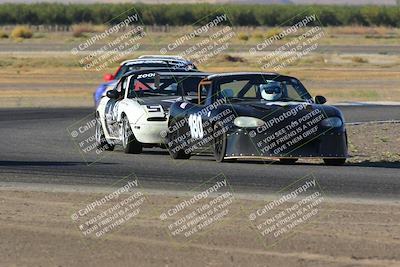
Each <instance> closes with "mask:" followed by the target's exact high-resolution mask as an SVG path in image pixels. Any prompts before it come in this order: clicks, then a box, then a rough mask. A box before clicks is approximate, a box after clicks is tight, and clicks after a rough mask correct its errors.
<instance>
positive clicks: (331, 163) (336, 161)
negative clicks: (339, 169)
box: [324, 158, 346, 166]
mask: <svg viewBox="0 0 400 267" xmlns="http://www.w3.org/2000/svg"><path fill="white" fill-rule="evenodd" d="M324 162H325V164H326V165H329V166H341V165H343V164H344V163H345V162H346V158H336V159H324Z"/></svg>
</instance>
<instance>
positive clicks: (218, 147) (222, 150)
mask: <svg viewBox="0 0 400 267" xmlns="http://www.w3.org/2000/svg"><path fill="white" fill-rule="evenodd" d="M222 127H223V126H222V125H221V124H220V123H216V124H215V125H214V143H213V145H214V158H215V160H216V161H217V162H234V161H236V159H225V154H226V146H227V143H228V142H227V135H226V132H225V131H224V129H223V128H222Z"/></svg>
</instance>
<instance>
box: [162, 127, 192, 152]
mask: <svg viewBox="0 0 400 267" xmlns="http://www.w3.org/2000/svg"><path fill="white" fill-rule="evenodd" d="M178 138H179V131H178V130H176V131H173V132H172V133H169V134H168V138H167V141H169V142H172V143H173V144H174V145H173V146H172V147H170V146H168V144H166V146H167V147H168V152H169V154H170V155H171V158H173V159H189V158H190V157H191V156H192V155H191V154H190V153H189V154H186V153H185V151H184V150H183V149H180V150H178V149H176V148H177V145H178V144H176V141H175V140H177V139H178Z"/></svg>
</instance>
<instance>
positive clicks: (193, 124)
mask: <svg viewBox="0 0 400 267" xmlns="http://www.w3.org/2000/svg"><path fill="white" fill-rule="evenodd" d="M188 123H189V127H190V134H191V135H192V138H193V139H201V138H203V136H204V131H203V122H202V119H201V116H200V115H195V114H190V116H189V121H188Z"/></svg>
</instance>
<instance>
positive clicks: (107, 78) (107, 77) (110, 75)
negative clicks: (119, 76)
mask: <svg viewBox="0 0 400 267" xmlns="http://www.w3.org/2000/svg"><path fill="white" fill-rule="evenodd" d="M114 78H115V77H114V75H112V74H109V73H108V74H105V75H104V77H103V79H104V81H106V82H109V81H112V80H114Z"/></svg>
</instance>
